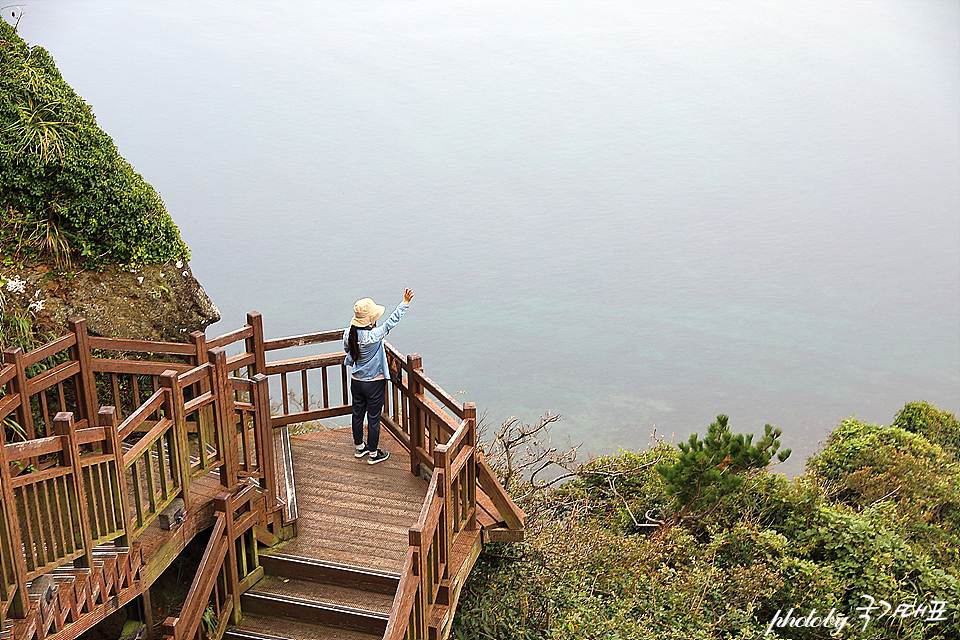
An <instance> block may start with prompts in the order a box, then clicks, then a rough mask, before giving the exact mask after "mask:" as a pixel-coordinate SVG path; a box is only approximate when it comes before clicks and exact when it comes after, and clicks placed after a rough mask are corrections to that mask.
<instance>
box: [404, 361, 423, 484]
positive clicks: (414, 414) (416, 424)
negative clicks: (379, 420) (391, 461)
mask: <svg viewBox="0 0 960 640" xmlns="http://www.w3.org/2000/svg"><path fill="white" fill-rule="evenodd" d="M407 364H409V365H410V369H411V370H412V371H418V372H422V371H423V358H421V357H420V356H419V355H417V354H416V353H411V354H410V355H408V356H407ZM407 387H409V389H410V397H411V398H415V397H417V396H418V395H420V394H422V393H423V385H421V384H420V382H419V381H417V380H416V379H415V378H414V376H413V375H410V376H409V378H408V384H407ZM407 409H408V412H409V415H408V416H407V418H408V420H409V421H410V473H412V474H413V475H415V476H419V475H420V448H421V447H422V446H423V411H422V410H421V409H420V407H419V406H417V404H416V403H415V402H413V401H412V400H408V401H407Z"/></svg>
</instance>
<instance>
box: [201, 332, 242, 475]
mask: <svg viewBox="0 0 960 640" xmlns="http://www.w3.org/2000/svg"><path fill="white" fill-rule="evenodd" d="M208 359H209V362H210V364H212V365H213V389H212V391H213V395H214V397H215V398H216V402H214V407H215V409H214V411H215V412H216V416H215V421H216V423H217V443H218V446H219V447H220V455H221V459H222V460H223V466H222V467H220V484H221V485H222V486H224V487H226V488H227V489H231V488H233V487H234V485H236V484H237V481H238V477H239V473H240V461H239V459H238V456H239V453H238V451H237V425H236V422H235V420H234V415H233V388H232V387H231V386H230V382H229V380H227V354H226V353H225V352H224V350H223V349H222V348H220V347H216V348H214V349H210V351H209V352H208Z"/></svg>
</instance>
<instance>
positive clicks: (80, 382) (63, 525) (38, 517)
mask: <svg viewBox="0 0 960 640" xmlns="http://www.w3.org/2000/svg"><path fill="white" fill-rule="evenodd" d="M3 355H4V363H5V364H4V365H3V366H2V367H0V423H2V424H3V428H2V429H0V632H2V630H3V628H4V621H5V620H6V619H7V618H12V619H20V620H24V619H26V618H27V617H28V616H33V619H39V618H37V615H38V614H37V610H36V608H35V607H36V606H37V605H36V604H34V605H31V603H30V599H29V598H28V596H27V584H28V583H29V582H30V581H32V580H34V579H36V578H38V577H39V576H42V575H45V574H47V573H51V572H61V571H63V570H66V569H62V568H64V567H65V566H66V565H70V564H72V567H73V568H74V569H82V568H88V569H91V568H92V569H96V566H95V564H96V562H97V561H96V560H95V559H94V556H95V552H94V549H95V548H97V547H98V545H104V544H105V543H110V542H113V543H115V544H116V545H117V548H124V549H126V548H128V546H129V545H135V544H136V541H137V540H138V538H139V537H140V536H141V535H142V534H143V532H144V531H145V530H146V528H147V527H148V526H149V525H150V523H151V522H153V520H155V519H156V518H157V517H158V515H159V514H160V513H161V512H162V511H163V510H164V509H165V508H167V506H168V505H170V504H171V503H172V502H173V501H174V500H176V499H177V498H182V499H183V500H184V503H185V508H186V509H187V510H189V509H190V502H191V498H190V493H191V492H190V484H191V481H195V480H196V479H198V478H200V477H203V476H206V475H207V474H209V473H210V472H216V473H218V474H219V481H220V484H221V485H222V486H223V487H224V489H226V490H228V492H236V491H238V490H239V488H240V487H241V485H243V486H245V483H247V482H251V481H252V482H255V483H256V482H259V483H260V484H261V485H262V489H263V492H262V493H261V491H255V492H253V493H248V494H245V495H246V496H247V502H246V503H244V504H245V505H246V508H247V510H248V511H249V512H250V514H252V515H248V516H245V518H244V520H243V522H244V524H243V526H242V527H240V528H236V529H235V528H234V527H233V524H232V523H233V520H231V521H230V523H231V524H230V527H229V529H230V535H231V536H232V537H231V538H230V542H231V544H230V546H231V548H232V549H233V548H234V546H237V547H238V548H241V549H247V550H249V549H250V548H251V547H253V548H254V552H253V553H254V556H255V547H256V542H255V540H254V537H253V527H254V522H257V523H261V524H263V523H264V520H265V512H266V508H264V506H263V503H262V502H261V501H260V498H261V495H275V494H276V479H275V478H273V477H268V476H269V475H270V474H272V473H273V472H274V469H275V467H276V463H275V460H274V453H273V448H272V445H273V442H272V439H271V438H270V437H265V435H264V433H265V431H264V430H265V429H267V430H269V423H270V420H269V415H270V413H269V392H268V390H267V380H266V378H265V376H263V375H262V374H259V375H254V376H253V379H242V380H234V379H230V378H229V377H228V370H227V358H226V355H225V353H224V351H223V350H222V349H219V348H213V349H207V343H206V340H205V337H204V335H203V334H202V333H195V334H193V335H192V336H191V343H190V344H175V343H159V342H146V341H138V340H117V339H111V338H98V337H91V336H88V335H87V333H86V324H85V322H84V321H83V320H82V319H72V320H71V321H70V333H68V334H67V335H65V336H63V337H61V338H58V339H56V340H54V341H52V342H50V343H48V344H46V345H43V346H41V347H39V348H38V349H35V350H33V351H31V352H29V353H23V352H22V350H20V349H19V348H11V349H7V350H5V351H4V354H3ZM100 355H114V356H117V357H114V358H105V357H96V356H100ZM151 358H152V360H151ZM157 360H160V361H157ZM101 402H107V403H113V404H111V405H110V406H103V407H101V406H100V404H101ZM121 418H122V421H120V420H121ZM8 434H12V436H13V441H12V442H7V435H8ZM228 495H229V493H228ZM231 500H232V499H231ZM253 501H255V502H256V503H257V505H258V506H257V507H256V508H253V507H251V505H252V504H253ZM195 506H197V507H200V506H202V505H195ZM269 506H270V507H271V508H273V509H274V510H276V509H277V508H279V507H277V505H275V504H274V503H273V502H271V503H270V505H269ZM281 524H282V523H281ZM238 541H239V543H240V544H236V543H237V542H238ZM111 548H112V547H111ZM236 555H237V552H236V551H232V552H231V553H230V554H229V557H230V558H231V559H235V556H236ZM240 555H241V556H243V557H242V558H239V559H237V562H238V563H240V569H241V570H239V571H238V570H233V571H232V573H230V575H232V576H234V577H235V578H236V580H242V579H243V578H242V576H245V575H247V574H249V571H247V570H246V569H244V567H245V566H246V564H248V563H249V552H244V553H242V554H240ZM137 557H138V558H139V555H137ZM101 564H102V563H101ZM137 566H138V567H139V564H138V565H137ZM162 568H163V567H160V569H159V570H162ZM71 570H72V569H71ZM159 570H158V571H159ZM97 575H100V574H99V573H98V574H97ZM111 575H112V574H111ZM78 584H79V583H78ZM233 584H234V585H235V586H236V581H234V583H233ZM113 586H114V585H113V583H110V584H109V585H107V586H105V587H104V593H108V592H109V590H110V589H112V588H113ZM145 586H148V585H140V584H139V583H137V584H136V585H133V584H129V585H128V584H126V583H124V587H123V588H125V589H128V593H126V594H115V595H117V597H118V598H119V600H123V601H125V599H126V598H129V597H135V595H136V594H139V593H141V592H142V591H143V588H144V587H145ZM108 587H109V588H108ZM237 588H239V587H237ZM234 591H236V589H234ZM130 594H134V595H130ZM237 597H239V592H238V593H237ZM94 604H95V599H93V600H91V599H89V598H88V605H89V606H87V609H91V607H93V606H94ZM104 606H106V605H104ZM72 615H73V616H74V617H76V616H78V615H80V614H79V613H78V612H77V611H74V612H73V614H72ZM68 618H69V616H68ZM54 627H56V625H54ZM29 628H30V629H31V630H30V631H29V632H24V633H30V634H33V635H32V636H30V637H36V638H43V637H44V635H45V633H46V631H45V628H44V627H42V625H41V626H38V625H36V624H33V625H32V626H30V627H29Z"/></svg>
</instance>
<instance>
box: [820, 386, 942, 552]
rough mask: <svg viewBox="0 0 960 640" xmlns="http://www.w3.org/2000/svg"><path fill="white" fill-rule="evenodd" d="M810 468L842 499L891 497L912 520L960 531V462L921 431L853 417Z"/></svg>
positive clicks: (861, 501) (864, 503)
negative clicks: (870, 422)
mask: <svg viewBox="0 0 960 640" xmlns="http://www.w3.org/2000/svg"><path fill="white" fill-rule="evenodd" d="M910 407H911V405H909V404H908V405H907V406H906V407H905V408H904V410H903V411H901V412H900V414H899V416H903V415H904V412H905V411H907V410H908V409H909V408H910ZM899 416H898V417H899ZM807 468H808V470H809V472H810V474H811V476H812V477H813V478H814V479H816V480H817V481H818V482H820V483H821V484H822V485H823V486H824V488H825V490H826V491H828V492H829V493H830V494H831V495H832V496H833V498H834V499H835V500H837V501H839V502H842V503H844V504H847V505H851V506H853V505H856V506H860V507H868V506H870V505H872V504H874V503H877V502H880V501H885V500H889V501H891V502H892V503H893V504H895V505H896V508H897V514H898V516H899V517H900V518H901V519H902V520H904V521H905V522H907V523H910V524H912V525H921V524H940V525H941V528H942V530H943V531H944V532H945V533H948V534H951V535H957V534H960V465H958V464H957V462H956V460H955V458H954V457H953V456H952V455H951V454H949V453H947V452H945V451H944V450H943V449H942V448H941V447H940V446H939V445H937V444H935V443H933V442H931V441H930V440H928V439H927V438H926V437H924V436H923V435H921V434H920V433H914V432H911V431H907V430H906V429H902V428H900V427H897V426H894V427H884V426H878V425H875V424H864V423H862V422H860V421H859V420H856V419H854V418H849V419H847V420H844V421H843V422H842V423H841V424H840V426H839V427H837V429H835V430H834V431H833V433H831V434H830V437H829V438H828V439H827V443H826V445H825V446H824V448H823V451H821V452H820V453H819V454H818V455H817V456H815V457H813V458H811V459H810V460H809V461H808V463H807Z"/></svg>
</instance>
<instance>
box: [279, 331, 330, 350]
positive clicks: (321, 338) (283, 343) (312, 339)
mask: <svg viewBox="0 0 960 640" xmlns="http://www.w3.org/2000/svg"><path fill="white" fill-rule="evenodd" d="M343 332H344V329H333V330H332V331H319V332H317V333H305V334H303V335H300V336H290V337H287V338H273V339H272V340H264V341H263V350H264V351H274V350H275V349H287V348H289V347H305V346H307V345H311V344H320V343H323V342H333V341H334V340H342V339H343Z"/></svg>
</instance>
